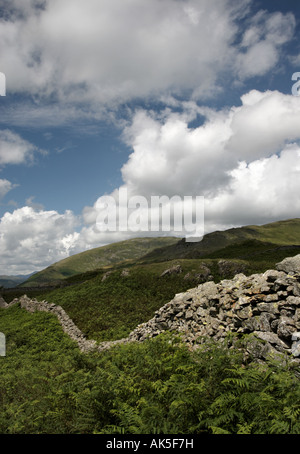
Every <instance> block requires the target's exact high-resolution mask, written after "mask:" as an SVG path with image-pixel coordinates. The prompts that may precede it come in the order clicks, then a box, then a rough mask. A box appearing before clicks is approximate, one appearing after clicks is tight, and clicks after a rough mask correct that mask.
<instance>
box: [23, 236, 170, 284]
mask: <svg viewBox="0 0 300 454" xmlns="http://www.w3.org/2000/svg"><path fill="white" fill-rule="evenodd" d="M177 241H178V239H177V238H170V237H165V238H163V237H161V238H135V239H131V240H127V241H121V242H118V243H113V244H109V245H107V246H102V247H99V248H95V249H91V250H88V251H85V252H81V253H79V254H75V255H73V256H71V257H68V258H66V259H64V260H61V261H59V262H57V263H54V264H53V265H51V266H49V267H47V268H45V269H44V270H42V271H40V272H39V273H36V274H35V275H34V276H32V277H31V278H29V279H28V280H27V281H26V283H25V284H22V286H23V287H33V286H36V285H37V286H38V285H43V284H49V283H55V282H58V281H61V280H62V279H65V278H67V277H70V276H73V275H75V274H79V273H84V272H86V271H93V270H96V269H99V268H103V267H107V266H112V265H116V264H118V263H121V262H122V263H124V262H132V261H134V260H137V259H139V258H140V257H142V256H143V255H145V254H147V253H148V252H150V251H152V250H153V249H156V248H159V247H162V246H168V245H172V244H175V243H177Z"/></svg>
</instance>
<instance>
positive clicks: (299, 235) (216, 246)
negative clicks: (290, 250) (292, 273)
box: [143, 219, 300, 262]
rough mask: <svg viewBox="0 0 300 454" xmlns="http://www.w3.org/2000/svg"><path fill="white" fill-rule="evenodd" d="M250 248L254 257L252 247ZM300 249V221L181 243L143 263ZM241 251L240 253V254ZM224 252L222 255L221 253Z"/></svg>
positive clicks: (243, 256)
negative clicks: (281, 248) (290, 248)
mask: <svg viewBox="0 0 300 454" xmlns="http://www.w3.org/2000/svg"><path fill="white" fill-rule="evenodd" d="M250 245H251V248H250V249H251V253H250V250H249V246H250ZM295 245H300V219H290V220H286V221H278V222H274V223H271V224H266V225H263V226H255V225H250V226H245V227H240V228H233V229H229V230H225V231H216V232H212V233H208V234H207V235H205V236H204V237H203V240H202V241H200V242H198V243H187V242H185V240H184V239H183V240H180V241H179V242H177V243H176V244H171V245H168V246H166V247H163V248H160V249H159V250H154V251H151V252H150V253H148V254H147V255H146V256H145V257H143V261H144V262H152V261H153V262H156V261H158V260H159V261H165V260H172V259H177V258H178V259H179V258H185V259H195V258H209V257H211V258H216V257H220V258H221V257H224V256H226V255H224V250H225V248H231V247H234V248H235V253H234V254H233V255H232V253H231V252H230V250H228V252H229V256H231V257H232V256H234V257H235V258H245V257H247V256H249V255H250V256H252V253H253V252H260V251H263V250H270V249H275V248H277V247H286V246H295ZM237 247H239V249H240V250H239V251H237V249H236V248H237ZM221 251H222V252H221Z"/></svg>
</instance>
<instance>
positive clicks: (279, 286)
mask: <svg viewBox="0 0 300 454" xmlns="http://www.w3.org/2000/svg"><path fill="white" fill-rule="evenodd" d="M17 302H19V303H20V305H21V307H22V308H24V309H26V310H28V311H30V312H34V311H37V310H38V311H46V312H49V313H52V314H53V315H55V316H56V317H57V318H58V320H59V321H60V323H61V325H62V327H63V329H64V331H65V332H66V333H67V334H68V335H69V336H70V337H71V338H72V339H73V340H74V341H76V342H77V344H78V346H79V348H80V349H81V351H83V352H90V351H95V350H98V351H103V350H105V349H108V348H110V347H112V346H114V345H118V344H121V343H126V342H142V341H144V340H145V339H147V338H153V337H155V336H157V335H159V334H160V333H162V332H164V331H174V332H177V333H178V332H179V333H181V335H182V339H183V340H184V341H185V342H187V344H188V345H189V346H190V347H191V348H195V346H196V345H197V344H199V342H201V340H203V339H204V338H206V337H210V338H213V339H215V340H216V341H218V340H222V339H225V337H226V335H227V333H237V334H240V335H243V334H252V335H253V339H254V342H252V343H251V348H252V353H255V355H256V357H257V358H258V359H262V360H264V359H266V358H267V357H268V356H269V355H270V354H271V355H278V354H287V355H289V356H291V357H292V358H293V359H294V361H296V362H299V363H300V255H298V256H296V257H293V258H288V259H286V260H284V261H283V262H281V263H279V264H278V265H277V269H276V270H268V271H266V272H265V273H263V274H253V275H251V276H246V275H244V274H241V273H240V274H237V275H236V276H235V277H234V278H233V279H231V280H226V279H225V280H222V281H221V282H219V283H215V282H213V281H209V282H205V283H204V284H200V285H199V286H198V287H196V288H193V289H190V290H189V291H187V292H184V293H179V294H177V295H175V297H174V298H173V300H172V301H170V302H169V303H167V304H165V305H164V306H162V307H161V308H160V309H159V310H158V311H156V313H155V315H154V317H153V318H152V319H151V320H149V321H148V322H146V323H142V324H141V325H139V326H138V327H137V328H136V329H135V330H133V331H132V332H131V333H130V334H129V336H128V337H127V338H125V339H120V340H117V341H112V342H109V341H108V342H102V343H100V344H97V343H96V341H93V340H87V339H86V338H85V336H84V334H83V333H82V332H81V331H80V330H79V329H78V327H77V326H76V325H75V324H74V323H73V321H72V320H71V319H70V317H69V316H68V315H67V313H66V312H65V311H64V309H63V308H62V307H60V306H56V305H55V304H52V303H48V302H47V301H42V302H39V301H37V300H31V299H30V298H28V297H27V296H26V295H24V296H23V297H21V298H20V299H16V300H14V301H12V303H10V304H9V305H6V307H9V306H11V305H12V304H15V303H17ZM2 307H4V306H3V304H2ZM249 348H250V347H249Z"/></svg>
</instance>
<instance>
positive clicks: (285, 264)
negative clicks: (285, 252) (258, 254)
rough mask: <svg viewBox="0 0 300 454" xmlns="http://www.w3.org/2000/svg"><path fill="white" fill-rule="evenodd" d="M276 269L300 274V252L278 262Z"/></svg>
mask: <svg viewBox="0 0 300 454" xmlns="http://www.w3.org/2000/svg"><path fill="white" fill-rule="evenodd" d="M276 269H277V270H279V271H284V272H285V273H294V274H300V254H298V255H296V256H295V257H287V258H285V259H284V260H283V261H282V262H280V263H277V264H276Z"/></svg>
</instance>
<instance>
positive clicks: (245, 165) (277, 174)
mask: <svg viewBox="0 0 300 454" xmlns="http://www.w3.org/2000/svg"><path fill="white" fill-rule="evenodd" d="M195 110H196V108H195ZM198 110H199V112H198V113H200V112H201V113H202V115H204V114H205V116H206V118H205V121H204V122H203V124H202V125H201V126H199V127H196V128H191V127H189V121H188V120H189V119H190V116H189V114H188V115H187V114H186V113H182V114H179V113H176V114H174V113H172V112H169V114H166V115H163V116H157V115H155V114H149V113H148V112H146V111H141V110H140V111H137V112H136V114H135V116H134V118H133V121H132V124H131V126H130V127H128V128H127V129H126V131H125V138H126V141H127V144H128V145H129V144H131V146H132V149H133V151H132V153H131V155H130V156H129V159H128V161H127V163H126V164H125V165H124V166H123V168H122V176H123V180H124V187H126V188H127V190H128V194H129V196H130V195H131V196H133V195H143V196H145V197H147V198H148V199H149V198H150V196H152V195H160V196H161V195H167V196H169V197H172V196H174V195H179V196H181V197H184V196H189V195H192V196H197V195H198V196H204V197H205V224H206V229H207V230H209V231H211V230H214V229H215V228H222V229H224V228H228V227H231V226H232V225H244V224H247V223H257V222H259V221H261V223H264V222H269V221H270V222H271V221H273V220H276V219H278V218H286V217H298V216H299V209H300V201H299V189H300V187H299V184H300V183H299V182H300V154H299V152H300V148H299V143H300V142H299V141H300V129H299V124H300V103H299V99H298V98H297V97H293V96H291V95H284V94H282V93H279V92H276V91H274V92H271V91H268V92H265V93H262V92H259V91H256V90H253V91H251V92H249V93H247V94H245V95H244V96H243V97H242V98H241V105H240V106H234V107H232V108H231V109H224V110H220V111H216V110H212V109H201V108H199V109H198ZM113 195H114V193H113ZM98 213H99V209H98V206H97V203H95V205H94V206H93V207H89V208H86V210H85V221H86V222H87V223H90V224H91V227H87V229H86V231H85V238H86V240H87V239H88V234H89V233H91V232H93V233H92V236H93V241H95V238H97V231H96V230H95V225H94V223H95V220H96V219H97V214H98ZM100 237H101V235H100V233H99V232H98V238H100Z"/></svg>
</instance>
